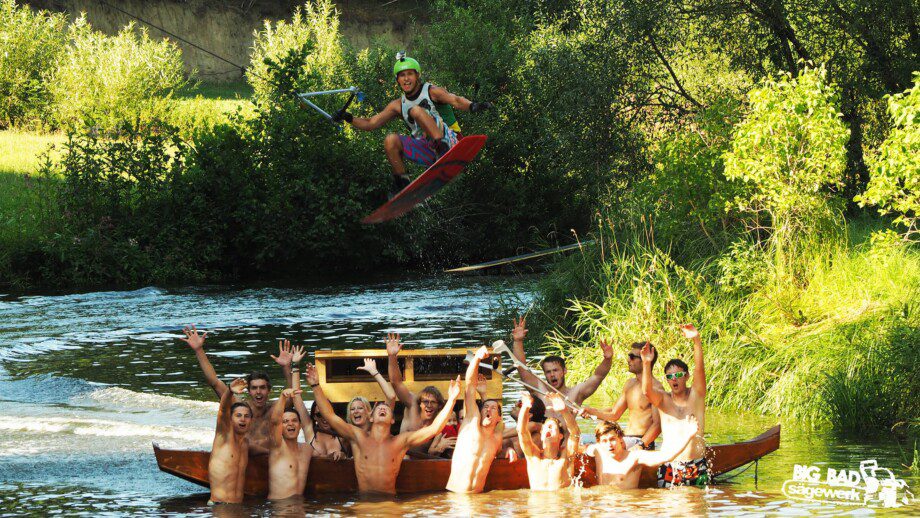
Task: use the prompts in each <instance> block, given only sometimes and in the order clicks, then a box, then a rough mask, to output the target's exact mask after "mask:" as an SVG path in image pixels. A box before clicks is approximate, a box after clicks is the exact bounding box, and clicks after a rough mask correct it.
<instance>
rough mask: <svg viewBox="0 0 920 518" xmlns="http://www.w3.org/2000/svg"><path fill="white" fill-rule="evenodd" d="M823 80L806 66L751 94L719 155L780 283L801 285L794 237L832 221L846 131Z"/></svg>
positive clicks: (830, 89)
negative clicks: (768, 249) (765, 242)
mask: <svg viewBox="0 0 920 518" xmlns="http://www.w3.org/2000/svg"><path fill="white" fill-rule="evenodd" d="M826 75H827V74H826V72H825V70H824V68H812V69H805V70H803V71H802V73H801V74H799V75H798V76H796V77H793V76H792V75H791V74H786V75H783V76H782V77H780V79H778V80H772V79H767V80H765V81H764V82H763V84H762V85H761V86H760V87H758V88H755V89H754V90H752V91H751V92H750V93H749V94H748V97H749V102H750V110H749V113H748V114H747V116H746V117H745V118H744V120H743V121H741V122H740V123H739V124H738V125H737V126H736V129H735V133H734V136H733V137H732V144H731V149H730V150H729V151H728V152H726V153H725V155H724V160H725V176H726V177H727V178H728V179H730V180H738V181H740V182H742V183H743V184H744V185H745V186H746V187H747V189H746V192H745V193H744V194H742V195H739V196H737V197H736V198H735V200H734V201H733V204H732V205H733V206H734V207H735V208H737V209H739V210H741V211H745V212H749V213H752V214H753V215H754V218H755V227H756V228H757V229H758V230H759V229H761V228H763V227H766V230H767V231H768V232H769V234H770V237H769V239H770V243H771V246H772V248H773V251H774V252H775V254H776V257H777V259H776V267H777V268H778V273H779V274H780V277H781V278H784V277H785V274H786V273H788V274H791V275H792V277H793V278H794V279H796V280H798V281H801V280H802V275H801V273H800V272H797V271H795V266H796V265H795V262H796V256H797V255H798V253H799V246H800V244H799V243H798V240H799V239H801V238H802V237H803V236H814V235H815V231H816V230H818V229H821V228H825V229H827V228H833V224H834V221H833V220H834V211H833V208H832V205H831V203H832V199H831V194H830V192H828V191H827V188H829V187H835V186H840V185H842V179H843V173H844V168H845V167H846V142H847V138H848V136H849V130H848V129H847V128H846V125H845V124H844V123H843V121H842V120H841V114H840V113H839V112H838V111H837V107H836V104H837V94H836V93H835V92H834V87H833V85H831V84H828V82H827V80H826ZM787 270H788V271H787Z"/></svg>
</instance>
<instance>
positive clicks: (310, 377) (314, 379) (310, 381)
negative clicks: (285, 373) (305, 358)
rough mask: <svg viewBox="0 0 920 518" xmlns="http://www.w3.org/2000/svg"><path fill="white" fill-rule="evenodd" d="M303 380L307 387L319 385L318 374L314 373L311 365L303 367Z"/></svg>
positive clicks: (314, 370) (314, 369)
mask: <svg viewBox="0 0 920 518" xmlns="http://www.w3.org/2000/svg"><path fill="white" fill-rule="evenodd" d="M303 374H304V378H306V380H307V385H316V384H317V383H319V374H317V373H316V367H314V366H313V364H312V363H308V364H306V365H304V368H303Z"/></svg>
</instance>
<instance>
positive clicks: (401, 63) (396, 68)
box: [393, 56, 422, 76]
mask: <svg viewBox="0 0 920 518" xmlns="http://www.w3.org/2000/svg"><path fill="white" fill-rule="evenodd" d="M403 70H415V71H416V72H417V73H418V74H419V75H421V73H422V66H421V65H419V64H418V61H416V60H414V59H412V58H410V57H406V56H401V57H400V58H399V60H398V61H397V62H396V64H394V65H393V75H394V76H398V75H399V73H400V72H402V71H403Z"/></svg>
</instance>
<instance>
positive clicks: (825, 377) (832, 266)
mask: <svg viewBox="0 0 920 518" xmlns="http://www.w3.org/2000/svg"><path fill="white" fill-rule="evenodd" d="M878 226H879V223H878V222H870V221H865V220H859V221H856V222H854V223H850V224H848V226H847V227H846V229H847V230H848V232H846V233H837V234H833V235H832V236H833V237H830V238H825V240H824V241H821V242H817V241H816V242H815V243H813V245H812V248H811V249H810V250H806V251H805V254H803V256H802V257H799V258H797V260H798V262H799V264H801V265H805V268H804V269H803V270H802V271H804V272H807V275H806V277H805V279H806V282H805V283H803V284H799V283H790V282H787V281H786V279H785V278H783V277H779V276H778V275H777V274H776V273H775V272H772V271H765V272H763V271H762V272H759V274H758V275H755V276H754V277H757V278H760V279H763V282H762V283H761V284H760V285H754V286H745V287H742V288H741V289H739V288H738V287H737V286H732V285H731V283H730V282H729V281H730V279H728V278H727V277H726V275H725V263H726V261H725V256H724V255H723V256H722V257H718V256H717V257H711V258H708V259H702V260H697V261H694V262H693V264H689V265H682V264H679V263H678V262H677V261H675V259H674V257H672V254H671V253H669V251H668V250H665V249H661V248H659V247H658V246H657V245H656V243H655V242H654V239H653V237H652V234H651V233H650V232H647V233H643V232H638V233H633V234H631V235H629V236H628V237H625V238H624V237H623V236H622V235H621V236H619V237H617V236H616V234H615V232H614V231H613V230H612V228H601V229H599V233H600V236H599V239H598V241H599V242H600V243H602V244H600V245H599V246H597V247H595V248H592V249H588V250H586V251H585V252H584V253H582V254H578V255H575V256H572V257H570V258H567V259H565V260H564V261H562V262H560V263H559V264H558V265H557V266H556V267H555V269H554V270H553V272H552V273H551V275H549V276H548V278H547V279H546V280H545V281H543V282H542V283H541V286H540V289H539V293H540V296H539V299H538V301H537V304H536V312H537V313H538V315H537V318H536V319H535V320H537V321H538V322H536V325H535V326H534V329H533V330H532V331H537V333H532V336H534V335H537V336H544V339H543V344H542V345H543V349H544V350H545V351H546V352H548V353H556V354H562V355H564V356H566V357H567V358H568V364H569V367H568V368H569V376H570V378H571V379H573V380H574V379H580V378H584V377H586V376H588V375H589V374H590V372H591V371H592V370H593V369H594V367H595V366H596V365H597V362H598V361H599V353H598V349H597V347H596V345H595V343H596V341H597V340H598V339H599V338H600V337H609V338H612V340H613V342H614V343H617V344H621V354H622V356H621V357H622V360H623V361H622V362H620V363H618V364H616V363H615V365H617V366H615V368H614V369H613V371H612V372H611V374H610V375H609V376H608V378H607V380H606V381H605V382H604V385H602V389H601V390H600V391H599V396H596V397H598V398H601V399H603V398H605V397H606V398H608V399H613V398H614V397H615V395H616V394H618V392H619V390H620V389H621V387H622V385H623V383H624V382H625V381H626V379H627V378H628V377H629V376H630V374H629V373H628V372H627V370H626V369H625V359H626V353H627V352H628V351H627V348H628V344H631V343H632V342H635V341H639V340H651V341H652V343H654V344H655V345H656V346H657V347H658V350H659V358H660V361H659V362H658V365H657V366H656V368H655V374H656V375H658V376H660V375H662V374H663V373H662V372H661V369H662V367H663V365H664V363H665V362H666V361H667V360H669V359H671V358H682V359H683V360H684V361H686V362H687V363H689V364H692V359H693V358H692V349H691V346H690V344H689V343H688V342H687V341H686V340H684V339H683V338H681V335H680V333H679V332H678V325H679V324H681V323H686V322H692V323H694V324H696V325H697V327H698V328H700V330H701V332H702V335H703V343H704V351H705V358H706V371H707V385H708V395H707V401H708V404H709V405H711V406H715V407H721V408H724V409H738V410H751V411H756V412H761V413H766V414H771V415H776V416H780V417H784V418H791V419H795V420H799V421H804V422H808V423H812V424H830V425H833V426H835V427H837V428H841V429H850V430H857V429H864V428H866V427H870V428H882V427H890V426H892V425H895V424H896V423H898V422H903V421H911V420H912V419H916V417H917V416H920V403H918V398H916V397H915V396H914V397H912V396H911V394H914V395H916V394H918V393H920V251H918V250H917V249H916V248H912V247H910V246H906V245H903V244H898V243H895V242H890V241H876V242H872V241H870V240H868V239H866V236H868V235H869V233H870V231H871V230H872V229H873V228H876V227H878ZM743 260H744V261H745V262H746V263H749V264H740V265H738V264H736V265H735V268H736V269H737V268H742V269H743V268H749V269H764V268H766V269H767V270H769V264H770V262H769V261H768V260H764V261H752V260H751V258H750V257H747V256H744V259H743ZM736 262H737V260H736ZM567 287H568V288H569V289H571V291H570V292H569V293H571V294H572V295H570V296H569V297H568V298H566V296H565V289H566V288H567ZM541 328H542V329H541ZM541 331H542V332H541Z"/></svg>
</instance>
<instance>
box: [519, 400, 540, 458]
mask: <svg viewBox="0 0 920 518" xmlns="http://www.w3.org/2000/svg"><path fill="white" fill-rule="evenodd" d="M531 406H533V396H531V395H530V394H527V393H525V394H522V395H521V411H520V412H519V413H518V425H517V436H518V444H520V445H521V451H523V452H524V455H526V456H528V457H533V456H536V455H539V454H540V448H539V447H538V446H537V444H536V443H535V442H533V436H532V435H530V408H531Z"/></svg>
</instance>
